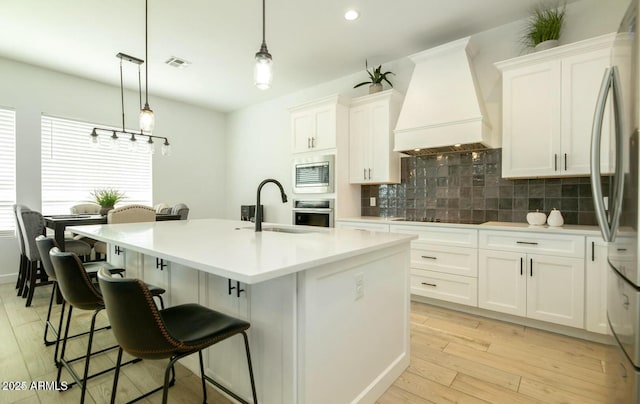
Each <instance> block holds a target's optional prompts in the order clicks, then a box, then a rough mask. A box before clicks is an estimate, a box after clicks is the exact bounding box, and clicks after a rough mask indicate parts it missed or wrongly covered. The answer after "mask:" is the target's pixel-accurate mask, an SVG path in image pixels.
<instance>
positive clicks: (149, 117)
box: [140, 0, 155, 132]
mask: <svg viewBox="0 0 640 404" xmlns="http://www.w3.org/2000/svg"><path fill="white" fill-rule="evenodd" d="M148 19H149V7H148V0H145V2H144V59H145V60H146V61H147V64H145V65H144V95H145V101H144V108H142V109H141V110H140V130H142V131H145V132H151V131H153V127H154V125H155V117H154V116H153V110H152V109H151V108H149V27H148Z"/></svg>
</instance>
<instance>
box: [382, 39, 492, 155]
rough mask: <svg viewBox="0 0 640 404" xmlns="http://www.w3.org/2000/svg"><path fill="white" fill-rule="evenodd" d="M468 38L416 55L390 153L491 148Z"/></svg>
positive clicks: (489, 133) (489, 131) (429, 152)
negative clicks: (392, 150)
mask: <svg viewBox="0 0 640 404" xmlns="http://www.w3.org/2000/svg"><path fill="white" fill-rule="evenodd" d="M469 39H470V38H469V37H467V38H463V39H459V40H457V41H454V42H450V43H447V44H444V45H441V46H438V47H436V48H432V49H429V50H426V51H423V52H420V53H416V54H414V55H412V56H409V58H410V59H411V60H412V61H413V62H414V63H415V68H414V70H413V75H412V76H411V81H410V82H409V88H408V90H407V94H406V96H405V99H404V103H403V105H402V109H401V110H400V116H399V117H398V122H397V124H396V128H395V130H394V133H395V144H394V150H395V151H399V152H404V153H406V154H411V155H424V154H433V153H445V152H453V151H464V150H481V149H487V148H491V147H495V145H494V144H493V141H492V138H491V126H490V125H489V122H488V121H487V119H486V118H485V116H486V113H485V112H484V106H483V103H482V96H481V94H480V92H479V91H478V86H477V84H476V80H475V74H474V72H473V68H472V66H471V61H470V59H471V50H470V47H469Z"/></svg>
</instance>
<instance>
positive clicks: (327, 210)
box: [293, 208, 333, 213]
mask: <svg viewBox="0 0 640 404" xmlns="http://www.w3.org/2000/svg"><path fill="white" fill-rule="evenodd" d="M293 211H294V212H300V213H331V212H333V209H331V208H295V209H293Z"/></svg>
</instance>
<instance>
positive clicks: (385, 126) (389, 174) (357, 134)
mask: <svg viewBox="0 0 640 404" xmlns="http://www.w3.org/2000/svg"><path fill="white" fill-rule="evenodd" d="M401 103H402V97H401V95H400V94H399V93H398V92H397V91H395V90H387V91H384V92H381V93H377V94H372V95H367V96H364V97H359V98H355V99H353V100H352V102H351V107H350V109H349V182H350V183H352V184H372V183H374V184H381V183H387V184H389V183H399V182H400V154H399V153H397V152H394V151H393V128H394V127H395V125H396V121H397V119H398V114H399V112H400V106H401Z"/></svg>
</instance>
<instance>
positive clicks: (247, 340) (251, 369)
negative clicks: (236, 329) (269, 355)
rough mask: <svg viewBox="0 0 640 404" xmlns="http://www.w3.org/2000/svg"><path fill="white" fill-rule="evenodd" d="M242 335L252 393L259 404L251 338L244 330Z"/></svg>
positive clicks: (256, 403)
mask: <svg viewBox="0 0 640 404" xmlns="http://www.w3.org/2000/svg"><path fill="white" fill-rule="evenodd" d="M242 336H243V337H244V348H245V350H246V351H247V365H248V366H249V378H250V379H251V393H252V394H253V402H254V404H258V396H257V395H256V382H255V380H254V379H253V366H251V352H249V338H247V333H246V332H244V331H242ZM203 374H204V373H203Z"/></svg>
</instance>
